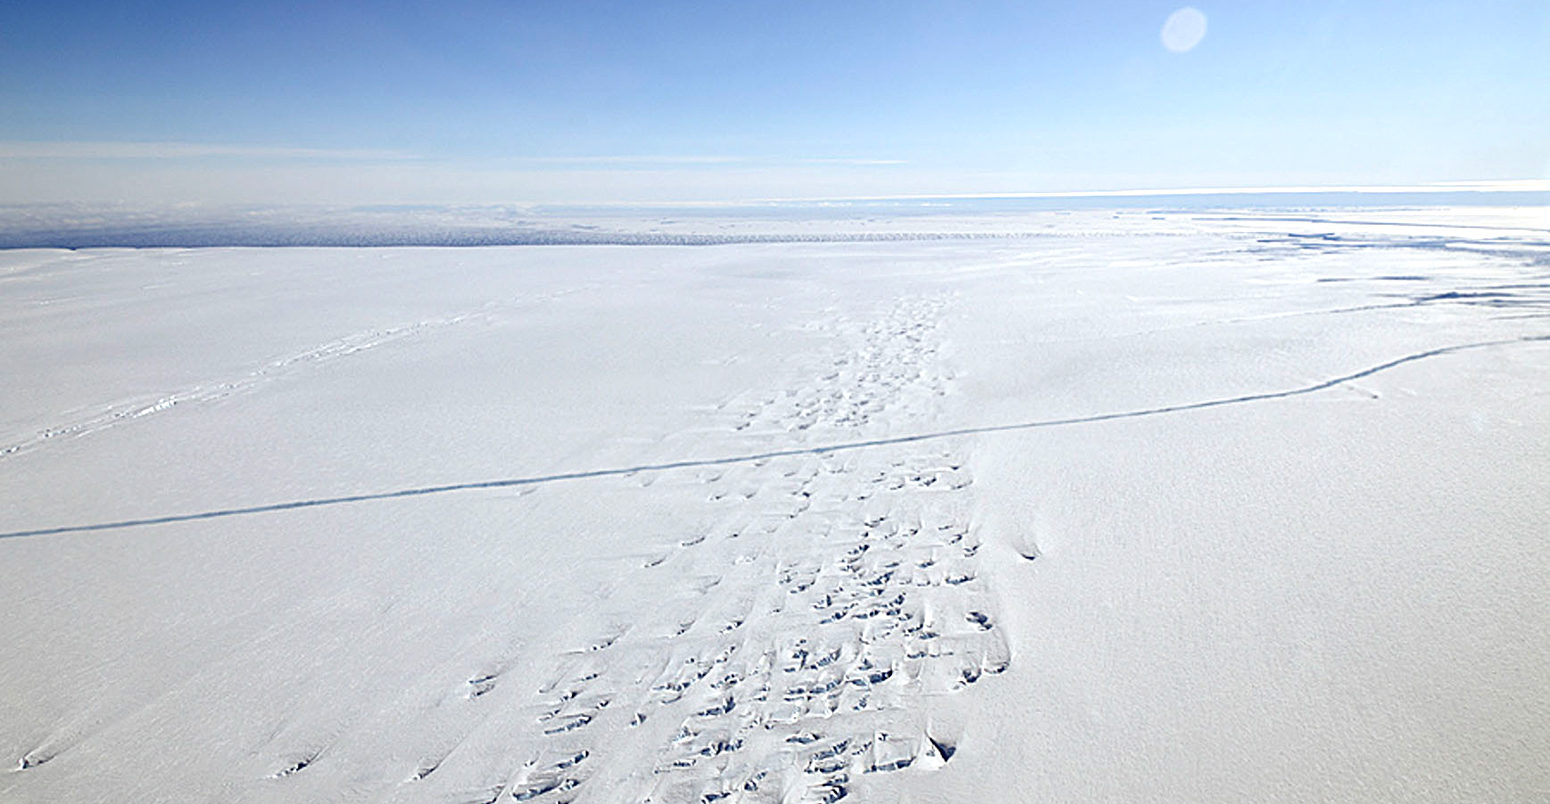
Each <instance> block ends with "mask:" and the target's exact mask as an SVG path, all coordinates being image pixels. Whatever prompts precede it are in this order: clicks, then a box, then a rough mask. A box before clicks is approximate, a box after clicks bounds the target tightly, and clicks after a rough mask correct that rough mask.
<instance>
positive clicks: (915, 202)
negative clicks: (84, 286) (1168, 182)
mask: <svg viewBox="0 0 1550 804" xmlns="http://www.w3.org/2000/svg"><path fill="white" fill-rule="evenodd" d="M1460 206H1550V192H1547V191H1543V190H1499V191H1477V190H1447V191H1437V192H1361V191H1345V190H1342V191H1316V192H1266V193H1243V192H1220V193H1218V192H1207V193H1191V194H1157V195H1128V196H1116V195H1102V194H1099V195H1092V196H1069V195H1066V196H1059V197H1049V196H1040V197H1005V196H985V197H960V196H952V197H947V196H943V197H934V198H933V197H915V198H908V199H863V200H839V201H771V202H764V203H747V204H708V205H681V206H673V205H651V206H532V205H483V206H444V205H380V206H352V207H306V206H263V207H251V206H250V207H237V206H188V207H178V208H149V207H130V206H110V205H86V204H39V205H11V206H0V248H108V247H131V248H158V247H169V248H196V247H221V246H259V247H262V246H515V245H589V244H597V245H652V244H662V245H716V244H723V243H758V242H809V241H813V242H828V241H868V240H909V239H931V238H950V237H982V236H997V237H1007V236H1019V235H1037V234H1040V232H1038V231H1034V230H1028V231H1021V230H1018V229H1017V227H1016V225H1015V224H1016V221H1015V220H1009V218H1008V216H1015V215H1016V214H1018V213H1026V212H1059V211H1083V212H1091V211H1095V210H1105V209H1112V210H1115V211H1117V212H1118V211H1125V212H1130V213H1135V212H1138V211H1139V212H1147V211H1155V212H1159V213H1161V212H1208V211H1212V210H1257V211H1263V212H1272V211H1274V212H1287V213H1292V212H1299V211H1327V210H1331V209H1352V208H1367V209H1371V208H1380V207H1381V208H1406V207H1460ZM973 215H978V216H997V217H998V218H999V220H998V221H997V223H998V225H997V226H995V227H994V228H993V229H990V230H986V229H974V228H967V229H966V228H963V227H961V226H960V227H955V226H945V227H934V226H932V222H933V221H944V220H948V219H950V218H961V217H963V216H973ZM877 216H886V219H881V218H878V217H877ZM739 220H741V221H762V222H765V223H766V224H767V225H763V226H742V227H728V226H727V225H726V222H727V221H739ZM884 220H886V224H885V223H883V221H884ZM696 222H699V223H698V224H697V223H696ZM794 222H805V223H807V224H822V225H819V226H813V225H810V226H807V227H805V228H802V227H797V228H794V227H792V226H790V225H789V224H792V223H794Z"/></svg>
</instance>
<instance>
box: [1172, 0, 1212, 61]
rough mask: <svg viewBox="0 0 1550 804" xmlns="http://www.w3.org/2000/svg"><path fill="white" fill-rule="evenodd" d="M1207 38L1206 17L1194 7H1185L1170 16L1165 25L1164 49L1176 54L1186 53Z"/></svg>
mask: <svg viewBox="0 0 1550 804" xmlns="http://www.w3.org/2000/svg"><path fill="white" fill-rule="evenodd" d="M1204 38H1206V15H1204V14H1202V13H1200V9H1198V8H1195V7H1193V6H1185V7H1183V8H1181V9H1179V10H1178V11H1175V12H1173V13H1172V14H1169V15H1168V21H1167V22H1164V23H1163V27H1162V43H1163V47H1165V48H1167V49H1169V50H1171V51H1173V52H1174V53H1184V52H1187V51H1189V50H1191V49H1193V48H1194V47H1195V45H1198V44H1200V40H1202V39H1204Z"/></svg>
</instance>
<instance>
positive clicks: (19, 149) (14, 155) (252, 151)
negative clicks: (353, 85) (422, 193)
mask: <svg viewBox="0 0 1550 804" xmlns="http://www.w3.org/2000/svg"><path fill="white" fill-rule="evenodd" d="M209 158H228V159H300V160H345V161H401V160H411V159H417V158H419V157H417V156H415V155H414V154H409V153H405V152H402V151H392V150H382V149H363V148H294V147H285V146H268V145H235V144H221V143H197V142H0V159H149V160H156V159H164V160H171V159H209Z"/></svg>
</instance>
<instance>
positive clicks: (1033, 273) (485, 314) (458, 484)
mask: <svg viewBox="0 0 1550 804" xmlns="http://www.w3.org/2000/svg"><path fill="white" fill-rule="evenodd" d="M987 220H988V219H980V220H976V221H973V222H968V223H965V222H964V221H954V220H944V221H939V222H935V223H933V224H932V225H933V226H939V227H941V228H944V229H957V230H961V231H972V232H976V233H979V234H986V233H990V234H993V231H992V230H993V228H994V226H993V225H992V224H997V223H998V221H988V222H987ZM1546 223H1547V221H1546V219H1545V210H1544V209H1542V208H1540V209H1516V210H1512V209H1503V210H1486V209H1471V210H1467V211H1460V210H1448V209H1431V210H1426V209H1419V210H1418V209H1412V210H1373V209H1369V210H1344V211H1331V212H1308V213H1298V214H1271V213H1266V212H1254V213H1241V214H1238V213H1233V214H1226V213H1209V214H1207V213H1188V214H1186V213H1177V214H1157V213H1143V212H1124V213H1108V212H1103V213H1097V212H1087V213H1079V214H1075V215H1058V214H1055V213H1047V214H1044V213H1041V214H1030V215H1026V216H1022V217H1020V218H1018V219H1017V220H1016V221H1013V222H1012V223H1010V224H1007V223H1006V221H1005V220H999V224H1006V225H1007V226H1009V227H1010V228H1009V229H1008V231H1013V232H1029V231H1037V232H1040V233H1042V236H1039V237H1029V236H1022V235H1020V236H1017V237H1008V238H996V237H976V238H972V239H971V238H956V239H944V240H928V239H927V240H913V241H897V242H894V241H886V239H881V240H880V241H879V242H848V243H846V242H830V243H763V244H759V243H750V244H742V245H718V246H710V247H689V246H544V247H512V248H463V249H280V250H266V249H196V250H107V249H104V250H91V251H83V252H67V251H51V250H33V251H9V252H0V338H3V341H4V343H6V345H7V346H6V349H4V350H3V351H0V376H5V377H7V378H11V381H9V382H7V383H5V384H4V385H3V386H0V498H3V499H4V500H5V504H4V505H3V506H0V604H3V606H4V610H5V611H6V612H7V614H8V616H7V617H6V618H5V622H4V624H3V625H0V641H3V643H4V644H5V645H7V646H8V649H7V650H6V651H4V652H3V653H0V757H4V758H5V762H6V764H7V765H8V769H7V770H6V771H3V772H0V800H3V801H7V802H11V801H16V802H53V801H77V802H89V801H155V800H166V801H189V800H194V801H203V800H220V801H404V802H421V801H424V802H507V801H533V802H539V804H550V803H551V802H561V801H574V802H589V801H590V802H614V801H624V802H638V801H653V802H704V801H717V800H725V801H743V802H791V803H794V802H823V801H836V800H841V799H844V800H857V801H894V800H910V801H918V802H933V801H941V802H955V801H1026V800H1057V801H1078V800H1095V801H1103V800H1108V801H1181V802H1182V801H1241V800H1277V801H1305V800H1348V801H1458V800H1496V801H1511V800H1521V801H1529V800H1543V799H1544V798H1545V797H1546V796H1547V795H1550V770H1547V766H1546V765H1545V763H1544V762H1543V757H1545V756H1550V692H1547V687H1546V684H1545V681H1546V679H1550V593H1547V587H1546V584H1545V580H1544V579H1545V578H1546V577H1550V551H1547V533H1550V526H1547V524H1546V522H1547V519H1550V484H1547V483H1546V482H1545V480H1544V478H1545V477H1550V404H1547V397H1550V232H1547V226H1546ZM728 225H729V226H733V227H750V226H756V224H753V223H749V222H747V221H740V222H733V223H731V224H728ZM880 226H881V228H882V229H883V230H887V229H888V227H887V225H886V222H883V223H882V224H880ZM789 228H792V226H788V229H789ZM798 228H799V227H798ZM814 228H815V229H821V230H822V231H824V232H827V233H828V235H832V236H834V239H843V237H842V236H841V235H843V234H844V233H843V232H838V233H836V232H835V230H834V224H832V223H829V224H823V225H822V226H817V225H815V227H814Z"/></svg>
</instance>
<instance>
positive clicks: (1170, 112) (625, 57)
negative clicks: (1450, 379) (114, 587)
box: [0, 0, 1550, 203]
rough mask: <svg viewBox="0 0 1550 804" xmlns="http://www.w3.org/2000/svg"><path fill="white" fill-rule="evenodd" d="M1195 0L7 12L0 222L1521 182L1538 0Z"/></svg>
mask: <svg viewBox="0 0 1550 804" xmlns="http://www.w3.org/2000/svg"><path fill="white" fill-rule="evenodd" d="M1192 5H1193V8H1194V9H1195V10H1196V11H1197V12H1198V13H1196V12H1185V14H1184V16H1182V17H1177V18H1175V22H1174V24H1173V25H1171V26H1170V25H1167V22H1168V20H1169V18H1170V15H1174V14H1175V13H1176V12H1179V11H1180V9H1182V8H1184V7H1185V6H1186V4H1185V3H1180V2H1149V1H1142V0H1132V1H1131V2H1104V1H1103V0H1071V1H1070V2H1059V3H1056V2H1041V1H1029V0H1025V1H1024V2H970V1H969V0H962V1H961V2H946V1H945V0H888V1H887V2H859V1H858V2H843V1H841V0H831V1H830V2H806V0H784V1H783V2H774V1H773V0H718V1H717V2H660V3H651V2H591V1H590V0H564V1H560V0H557V1H556V2H547V3H536V2H456V1H455V0H444V1H443V2H392V1H387V2H355V3H342V2H326V0H325V1H324V2H294V3H288V2H287V3H281V2H274V3H244V2H208V1H207V2H199V3H192V2H177V1H175V0H174V1H170V2H159V3H136V2H102V3H90V2H71V0H59V1H58V2H43V1H41V0H16V1H15V2H10V3H6V4H3V5H0V203H19V202H27V201H62V200H83V201H103V200H126V201H157V202H178V201H194V202H212V201H213V202H222V201H238V202H276V203H283V202H324V203H465V202H481V203H498V202H526V201H540V202H543V201H550V202H569V201H592V202H609V201H619V202H627V201H643V200H645V201H651V200H750V199H761V198H775V197H780V198H786V197H796V198H807V197H845V196H867V195H892V194H929V193H989V192H1048V191H1071V190H1112V189H1152V188H1180V187H1224V186H1284V185H1371V184H1384V185H1392V184H1418V183H1429V182H1443V181H1461V180H1483V179H1493V180H1494V179H1544V178H1547V176H1550V2H1547V0H1467V1H1464V2H1460V1H1455V0H1448V1H1446V2H1436V1H1433V0H1410V1H1408V2H1400V1H1399V0H1300V1H1299V2H1292V1H1291V0H1270V1H1267V2H1249V1H1248V0H1235V1H1234V2H1224V3H1209V2H1199V3H1193V4H1192ZM1202 24H1203V26H1204V27H1203V36H1201V35H1200V34H1201V32H1202V31H1201V25H1202ZM1165 27H1167V28H1168V31H1169V36H1170V37H1171V39H1169V40H1168V41H1166V42H1165V39H1166V38H1167V37H1165V36H1164V32H1165ZM1197 40H1198V41H1197ZM1169 45H1171V46H1172V47H1170V46H1169ZM1191 45H1192V46H1191Z"/></svg>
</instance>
